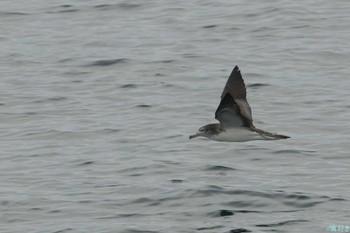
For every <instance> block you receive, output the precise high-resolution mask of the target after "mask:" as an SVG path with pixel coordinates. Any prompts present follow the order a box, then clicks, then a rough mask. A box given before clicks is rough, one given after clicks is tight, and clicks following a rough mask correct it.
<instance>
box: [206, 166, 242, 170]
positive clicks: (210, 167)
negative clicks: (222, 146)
mask: <svg viewBox="0 0 350 233" xmlns="http://www.w3.org/2000/svg"><path fill="white" fill-rule="evenodd" d="M234 170H237V169H235V168H232V167H226V166H221V165H213V166H212V165H209V166H207V167H206V168H205V169H204V171H234Z"/></svg>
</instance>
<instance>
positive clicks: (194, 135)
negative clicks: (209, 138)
mask: <svg viewBox="0 0 350 233" xmlns="http://www.w3.org/2000/svg"><path fill="white" fill-rule="evenodd" d="M200 135H201V134H200V133H199V132H198V133H196V134H193V135H191V136H190V138H189V139H192V138H195V137H198V136H200Z"/></svg>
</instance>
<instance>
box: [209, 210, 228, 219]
mask: <svg viewBox="0 0 350 233" xmlns="http://www.w3.org/2000/svg"><path fill="white" fill-rule="evenodd" d="M208 215H209V216H212V217H225V216H232V215H234V213H233V212H232V211H230V210H217V211H214V212H211V213H209V214H208Z"/></svg>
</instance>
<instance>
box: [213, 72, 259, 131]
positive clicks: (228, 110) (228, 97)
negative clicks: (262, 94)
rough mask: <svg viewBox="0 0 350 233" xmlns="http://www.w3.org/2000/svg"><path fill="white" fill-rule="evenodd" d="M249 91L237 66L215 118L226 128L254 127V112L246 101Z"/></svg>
mask: <svg viewBox="0 0 350 233" xmlns="http://www.w3.org/2000/svg"><path fill="white" fill-rule="evenodd" d="M246 96H247V91H246V88H245V84H244V81H243V78H242V75H241V72H240V70H239V68H238V66H235V68H234V69H233V71H232V73H231V75H230V77H229V78H228V80H227V83H226V85H225V88H224V90H223V92H222V94H221V102H220V105H219V107H218V109H217V110H216V112H215V118H216V119H217V120H219V121H220V123H221V125H222V126H223V127H224V128H230V127H239V126H245V127H250V126H253V119H252V112H251V109H250V106H249V104H248V102H247V99H246Z"/></svg>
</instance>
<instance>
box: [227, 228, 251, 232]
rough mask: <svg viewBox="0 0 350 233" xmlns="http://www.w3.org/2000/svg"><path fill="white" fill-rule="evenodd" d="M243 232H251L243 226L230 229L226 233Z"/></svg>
mask: <svg viewBox="0 0 350 233" xmlns="http://www.w3.org/2000/svg"><path fill="white" fill-rule="evenodd" d="M243 232H251V231H250V230H247V229H244V228H237V229H233V230H230V231H228V232H227V233H243Z"/></svg>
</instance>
